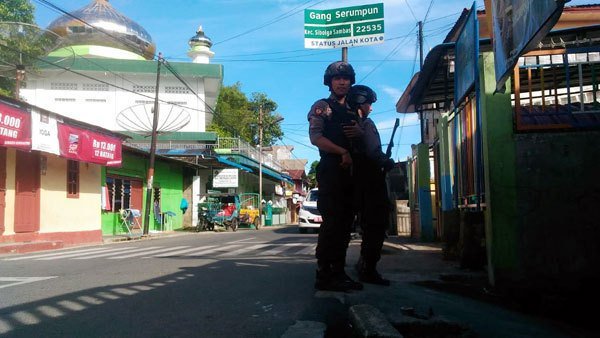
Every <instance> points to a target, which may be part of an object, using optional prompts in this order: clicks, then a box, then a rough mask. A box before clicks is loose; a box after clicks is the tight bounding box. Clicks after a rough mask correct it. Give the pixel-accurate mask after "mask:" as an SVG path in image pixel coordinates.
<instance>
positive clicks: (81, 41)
mask: <svg viewBox="0 0 600 338" xmlns="http://www.w3.org/2000/svg"><path fill="white" fill-rule="evenodd" d="M71 15H72V16H71ZM78 19H80V20H81V21H80V20H78ZM82 21H83V22H86V23H87V24H89V25H91V26H94V27H95V28H92V27H90V26H88V25H87V24H85V23H83V22H82ZM100 29H101V30H103V31H104V32H105V33H107V34H105V33H104V32H101V31H99V30H100ZM48 30H51V31H53V32H54V33H56V34H58V35H59V36H61V37H62V38H63V39H64V41H63V43H62V46H63V47H64V46H70V47H75V46H82V47H83V46H100V47H104V48H103V50H104V51H105V52H106V51H107V50H108V51H115V52H114V53H113V55H115V57H122V58H131V57H127V56H126V55H130V54H131V53H133V54H135V55H136V56H141V57H143V58H145V59H147V60H151V59H153V58H154V53H155V51H156V45H155V44H154V42H153V41H152V37H151V36H150V34H148V32H146V30H145V29H144V28H143V27H142V26H140V25H139V24H137V23H136V22H134V21H133V20H131V19H129V18H128V17H126V16H125V15H123V14H121V13H119V12H118V11H117V10H115V9H114V8H113V7H112V6H111V5H110V4H109V3H108V0H93V1H92V2H91V3H90V4H89V5H87V6H85V7H83V8H80V9H78V10H76V11H74V12H71V13H70V15H67V14H65V15H63V16H61V17H59V18H58V19H56V20H54V21H53V22H52V23H50V25H49V26H48ZM117 51H121V52H122V51H125V53H119V52H117ZM127 52H129V53H127ZM108 54H109V55H102V56H109V57H110V52H109V53H108ZM117 55H119V56H117ZM124 55H125V56H124Z"/></svg>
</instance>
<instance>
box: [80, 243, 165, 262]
mask: <svg viewBox="0 0 600 338" xmlns="http://www.w3.org/2000/svg"><path fill="white" fill-rule="evenodd" d="M157 248H162V247H161V246H149V247H146V248H137V249H135V250H127V251H125V253H126V254H127V255H125V256H120V257H123V258H127V257H134V256H136V255H144V254H145V252H144V253H142V254H132V255H129V253H131V252H138V251H148V250H154V249H157ZM120 254H122V252H108V253H102V254H98V255H93V256H84V257H75V258H73V259H92V258H99V257H107V256H114V255H120Z"/></svg>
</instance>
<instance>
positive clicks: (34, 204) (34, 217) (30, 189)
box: [15, 151, 40, 233]
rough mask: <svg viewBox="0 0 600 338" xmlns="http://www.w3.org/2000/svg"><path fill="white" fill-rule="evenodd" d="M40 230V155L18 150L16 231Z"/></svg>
mask: <svg viewBox="0 0 600 338" xmlns="http://www.w3.org/2000/svg"><path fill="white" fill-rule="evenodd" d="M38 230H40V157H39V153H37V152H30V153H27V152H23V151H17V165H16V174H15V232H16V233H20V232H35V231H38Z"/></svg>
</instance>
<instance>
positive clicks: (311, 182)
mask: <svg viewBox="0 0 600 338" xmlns="http://www.w3.org/2000/svg"><path fill="white" fill-rule="evenodd" d="M318 165H319V161H313V163H311V164H310V170H309V171H308V174H307V175H306V178H307V179H308V187H309V188H310V189H312V188H315V187H316V186H317V166H318Z"/></svg>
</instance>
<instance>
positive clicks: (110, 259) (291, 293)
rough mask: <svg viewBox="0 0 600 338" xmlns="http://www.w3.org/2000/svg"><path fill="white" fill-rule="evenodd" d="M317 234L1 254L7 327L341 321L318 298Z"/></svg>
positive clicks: (89, 329) (255, 331)
mask: <svg viewBox="0 0 600 338" xmlns="http://www.w3.org/2000/svg"><path fill="white" fill-rule="evenodd" d="M316 236H317V235H315V234H299V233H298V231H297V229H296V228H295V227H290V228H280V229H272V230H271V229H261V230H260V231H255V230H240V231H238V232H236V233H233V232H226V233H214V232H203V233H182V234H180V235H177V236H173V237H168V238H160V239H156V240H152V239H151V240H139V241H128V242H119V243H113V244H105V245H100V246H86V247H77V248H70V249H63V250H56V251H45V252H38V253H31V254H24V255H3V256H0V335H5V336H9V337H11V336H13V337H40V336H43V337H142V336H143V337H193V336H195V337H280V336H281V335H282V334H283V333H284V332H285V331H286V329H287V328H288V327H290V326H292V325H294V323H295V322H296V321H297V320H308V321H319V322H324V323H326V325H328V326H329V327H332V326H333V327H335V326H336V325H339V326H343V325H344V323H345V320H346V318H345V317H346V316H347V311H346V308H345V307H344V306H343V305H342V304H341V303H340V302H339V301H338V300H336V299H334V298H329V297H315V291H314V289H313V282H314V269H315V260H314V248H315V246H316V239H317V237H316Z"/></svg>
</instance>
